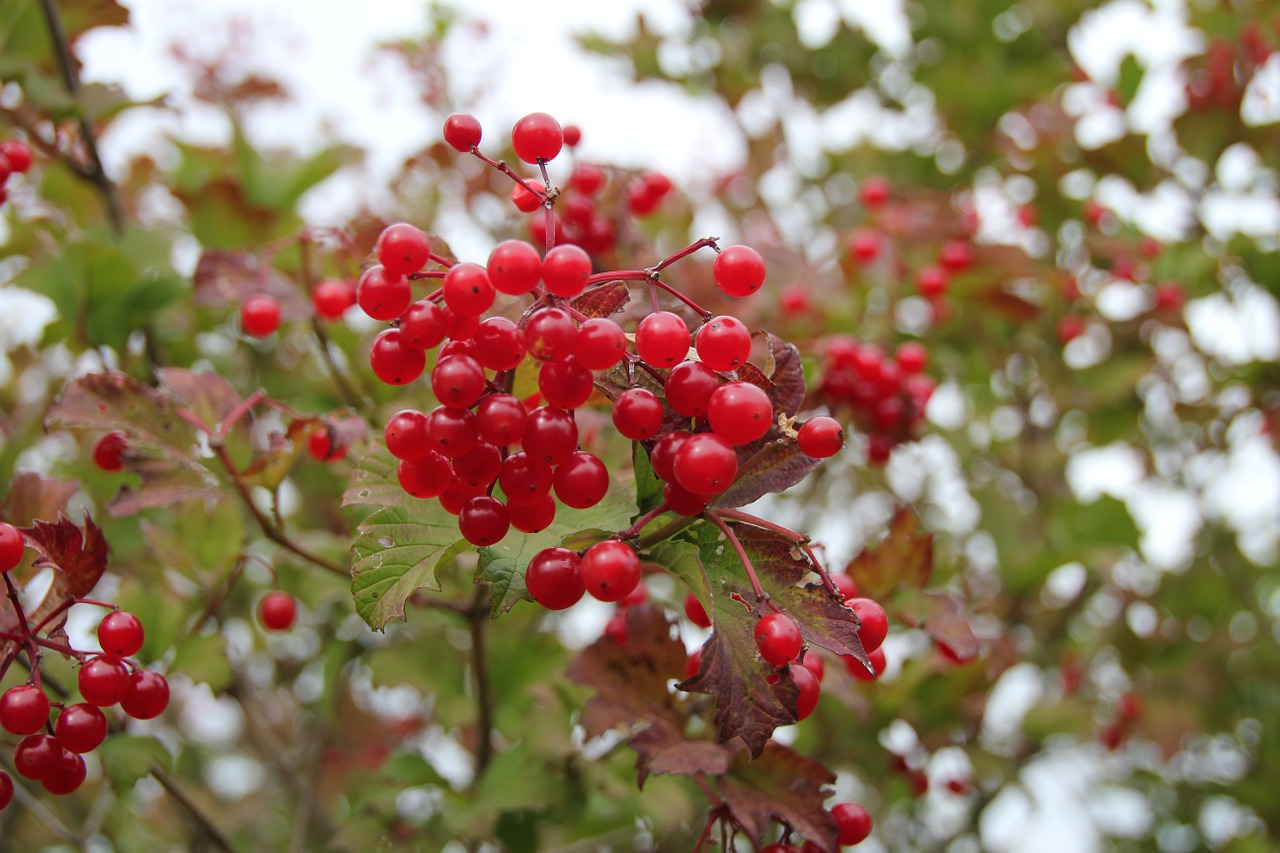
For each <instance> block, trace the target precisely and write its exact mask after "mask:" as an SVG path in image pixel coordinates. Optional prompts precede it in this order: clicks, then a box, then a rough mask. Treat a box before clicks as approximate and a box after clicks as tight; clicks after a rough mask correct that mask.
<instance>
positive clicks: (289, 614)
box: [258, 589, 298, 631]
mask: <svg viewBox="0 0 1280 853" xmlns="http://www.w3.org/2000/svg"><path fill="white" fill-rule="evenodd" d="M297 617H298V602H296V601H294V599H293V596H292V595H290V594H289V593H287V592H284V591H282V590H278V589H273V590H272V591H271V592H268V593H267V594H266V595H264V596H263V597H262V600H261V601H260V602H258V621H259V622H260V623H262V627H263V628H266V629H267V630H268V631H287V630H289V629H290V628H292V627H293V621H294V620H295V619H296V618H297Z"/></svg>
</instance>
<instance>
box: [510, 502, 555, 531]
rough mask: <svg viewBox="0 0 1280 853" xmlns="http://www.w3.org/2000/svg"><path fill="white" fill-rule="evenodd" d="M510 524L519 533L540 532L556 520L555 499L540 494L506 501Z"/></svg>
mask: <svg viewBox="0 0 1280 853" xmlns="http://www.w3.org/2000/svg"><path fill="white" fill-rule="evenodd" d="M507 514H508V515H510V516H511V526H512V527H514V528H515V529H516V530H519V531H520V532H521V533H541V532H542V531H543V530H546V529H547V527H549V526H550V525H551V522H553V521H555V520H556V499H555V498H553V497H551V495H541V496H539V497H535V498H530V499H528V500H521V501H514V500H508V501H507Z"/></svg>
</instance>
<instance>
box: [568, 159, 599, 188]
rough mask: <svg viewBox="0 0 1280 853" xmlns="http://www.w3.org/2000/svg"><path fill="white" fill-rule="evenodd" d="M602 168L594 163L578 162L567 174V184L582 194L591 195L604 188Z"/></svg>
mask: <svg viewBox="0 0 1280 853" xmlns="http://www.w3.org/2000/svg"><path fill="white" fill-rule="evenodd" d="M604 181H605V174H604V169H601V168H600V167H599V166H597V165H595V164H594V163H579V164H578V165H576V166H574V167H573V174H572V175H570V176H569V186H570V187H571V188H572V189H573V190H574V191H575V192H579V193H582V194H583V195H584V196H593V195H595V194H597V193H598V192H600V190H602V189H604Z"/></svg>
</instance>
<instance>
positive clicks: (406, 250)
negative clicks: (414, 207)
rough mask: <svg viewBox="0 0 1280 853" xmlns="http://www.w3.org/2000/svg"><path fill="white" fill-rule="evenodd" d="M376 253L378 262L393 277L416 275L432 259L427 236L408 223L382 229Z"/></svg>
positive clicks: (375, 247)
mask: <svg viewBox="0 0 1280 853" xmlns="http://www.w3.org/2000/svg"><path fill="white" fill-rule="evenodd" d="M374 251H375V252H376V253H377V255H378V262H379V263H380V264H382V266H383V267H385V268H386V270H387V272H388V273H389V274H390V275H392V276H400V275H409V274H411V273H415V272H417V271H418V270H420V269H422V268H423V267H424V266H426V264H427V259H428V258H430V257H431V245H430V244H429V243H428V242H427V235H426V234H424V233H422V230H421V229H420V228H418V227H417V226H415V225H410V224H409V223H408V222H397V223H396V224H394V225H388V226H387V227H386V228H384V229H382V233H381V234H379V235H378V242H377V243H376V244H375V246H374Z"/></svg>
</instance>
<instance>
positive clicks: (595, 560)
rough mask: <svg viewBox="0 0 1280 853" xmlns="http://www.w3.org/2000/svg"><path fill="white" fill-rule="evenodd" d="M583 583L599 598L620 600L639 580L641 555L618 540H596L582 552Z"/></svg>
mask: <svg viewBox="0 0 1280 853" xmlns="http://www.w3.org/2000/svg"><path fill="white" fill-rule="evenodd" d="M581 574H582V585H583V586H584V587H585V588H586V590H587V592H589V593H591V595H592V596H593V597H595V598H596V599H599V600H600V601H621V600H622V599H624V598H626V597H627V595H628V594H630V592H631V591H632V590H633V589H635V588H636V584H638V583H640V558H639V557H638V556H636V552H635V551H634V550H632V549H631V546H630V545H628V544H626V543H625V542H621V541H619V540H617V539H606V540H604V541H603V542H597V543H596V544H595V545H592V546H591V547H590V548H588V549H587V553H585V554H583V555H582V565H581Z"/></svg>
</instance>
